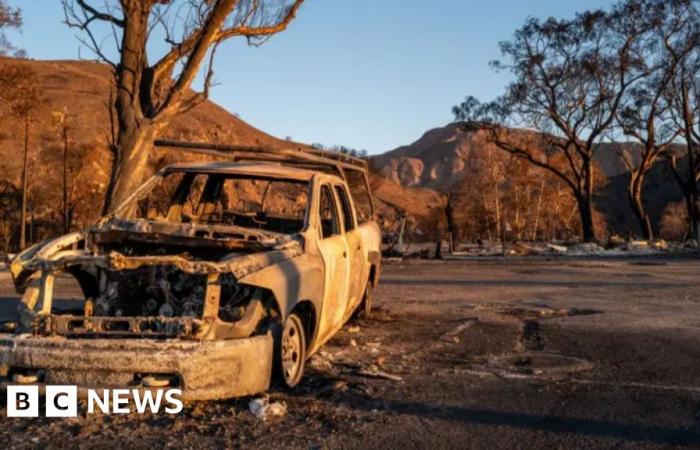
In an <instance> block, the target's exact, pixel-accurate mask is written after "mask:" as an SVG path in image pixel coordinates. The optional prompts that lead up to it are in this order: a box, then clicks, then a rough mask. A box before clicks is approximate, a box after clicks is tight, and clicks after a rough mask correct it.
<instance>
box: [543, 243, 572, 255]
mask: <svg viewBox="0 0 700 450" xmlns="http://www.w3.org/2000/svg"><path fill="white" fill-rule="evenodd" d="M547 249H549V250H551V251H552V253H566V252H567V250H568V248H567V247H564V246H563V245H556V244H547Z"/></svg>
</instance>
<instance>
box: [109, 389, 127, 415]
mask: <svg viewBox="0 0 700 450" xmlns="http://www.w3.org/2000/svg"><path fill="white" fill-rule="evenodd" d="M128 404H129V390H128V389H113V390H112V412H113V413H114V414H129V413H130V412H131V410H130V409H129V408H128V406H126V407H122V405H128Z"/></svg>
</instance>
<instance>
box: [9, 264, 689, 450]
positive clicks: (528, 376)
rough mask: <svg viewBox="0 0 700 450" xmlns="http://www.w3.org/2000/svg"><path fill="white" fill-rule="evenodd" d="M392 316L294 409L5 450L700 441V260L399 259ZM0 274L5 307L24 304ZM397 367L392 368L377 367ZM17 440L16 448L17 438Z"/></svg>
mask: <svg viewBox="0 0 700 450" xmlns="http://www.w3.org/2000/svg"><path fill="white" fill-rule="evenodd" d="M382 275H383V276H382V280H381V283H380V286H379V288H378V289H377V290H376V292H375V296H376V298H375V303H376V306H377V313H376V314H375V315H374V317H373V318H372V319H370V320H362V321H359V322H355V323H350V324H348V325H346V327H345V328H344V329H343V330H342V331H341V332H340V333H339V334H338V335H337V336H336V337H335V338H334V339H333V340H332V341H331V342H330V343H329V344H328V345H326V346H325V347H324V348H323V349H322V351H321V352H320V353H319V354H317V355H316V356H315V357H313V358H312V360H311V361H310V363H309V364H310V367H309V368H308V373H307V376H306V377H305V379H304V381H303V383H302V385H301V387H300V388H298V389H297V390H296V391H295V392H291V393H288V392H284V391H281V390H272V391H271V392H270V393H269V397H270V401H281V402H284V403H285V404H286V405H287V408H288V413H287V414H286V415H285V416H284V417H280V418H271V419H269V420H268V421H265V422H264V421H262V420H260V419H258V418H256V417H255V416H254V415H253V414H251V413H250V411H249V410H248V402H249V401H250V398H244V399H237V400H231V401H219V402H208V403H197V404H193V405H188V406H186V408H185V411H183V413H182V414H180V415H178V416H169V415H166V414H163V415H155V416H154V415H144V416H137V415H127V416H88V417H80V418H77V419H7V418H5V417H4V416H5V411H4V404H5V400H4V398H3V399H2V408H3V410H0V446H2V447H5V446H7V447H37V446H39V447H81V446H82V447H94V446H99V447H108V446H112V445H114V444H119V445H120V446H122V447H135V448H156V447H158V448H160V447H187V448H201V447H207V448H230V447H233V448H239V447H245V448H248V447H258V448H270V447H281V446H284V447H290V448H401V449H408V448H496V447H498V448H531V447H546V448H552V447H562V448H571V447H593V448H639V447H648V448H654V447H668V446H681V445H687V446H695V447H700V260H698V259H688V258H684V259H678V258H676V259H662V258H653V259H641V258H637V259H617V260H611V259H557V260H546V259H510V260H505V261H504V260H483V261H481V260H480V261H443V262H436V261H410V262H391V263H385V265H384V269H383V274H382ZM15 303H16V298H14V296H13V294H12V291H11V288H10V286H9V276H8V274H7V273H6V272H4V273H0V315H5V314H7V312H8V311H11V310H12V309H13V308H14V305H15ZM367 372H370V373H376V372H380V373H382V374H386V375H388V377H389V378H392V379H388V378H381V377H375V376H368V375H365V374H363V373H367ZM3 444H4V445H3Z"/></svg>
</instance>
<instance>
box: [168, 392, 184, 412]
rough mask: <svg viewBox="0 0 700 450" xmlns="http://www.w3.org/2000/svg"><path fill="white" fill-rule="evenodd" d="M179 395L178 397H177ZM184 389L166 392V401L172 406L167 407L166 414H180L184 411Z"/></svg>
mask: <svg viewBox="0 0 700 450" xmlns="http://www.w3.org/2000/svg"><path fill="white" fill-rule="evenodd" d="M176 395H177V397H175V396H176ZM180 397H182V389H168V390H167V391H165V401H166V402H168V403H170V404H171V405H172V406H166V407H165V412H166V413H168V414H178V413H180V411H182V400H180Z"/></svg>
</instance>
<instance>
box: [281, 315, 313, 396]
mask: <svg viewBox="0 0 700 450" xmlns="http://www.w3.org/2000/svg"><path fill="white" fill-rule="evenodd" d="M306 345H307V344H306V334H305V333H304V321H303V319H302V318H301V317H300V316H299V315H298V314H297V313H292V314H290V315H289V317H288V318H287V321H286V322H285V324H284V327H283V328H282V333H281V335H280V340H279V345H278V346H277V351H276V352H275V364H274V366H275V368H276V374H275V375H276V376H275V378H276V379H277V381H278V382H279V383H280V384H281V385H282V386H284V387H287V388H293V387H295V386H296V385H297V384H299V382H300V381H301V378H302V377H303V376H304V366H305V364H306Z"/></svg>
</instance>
